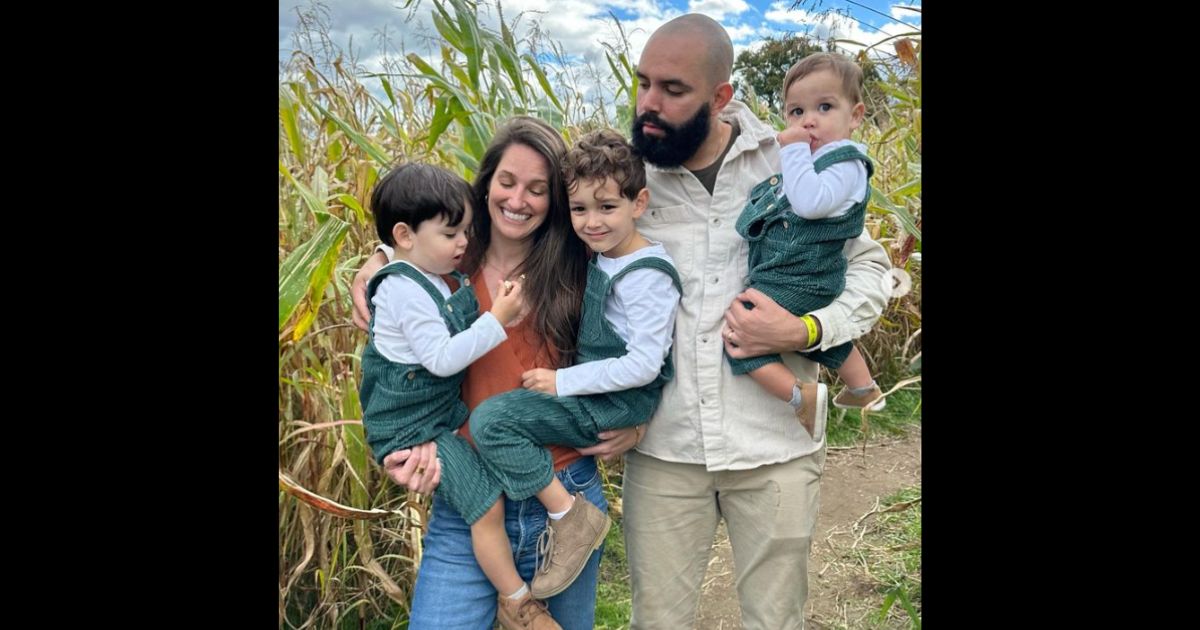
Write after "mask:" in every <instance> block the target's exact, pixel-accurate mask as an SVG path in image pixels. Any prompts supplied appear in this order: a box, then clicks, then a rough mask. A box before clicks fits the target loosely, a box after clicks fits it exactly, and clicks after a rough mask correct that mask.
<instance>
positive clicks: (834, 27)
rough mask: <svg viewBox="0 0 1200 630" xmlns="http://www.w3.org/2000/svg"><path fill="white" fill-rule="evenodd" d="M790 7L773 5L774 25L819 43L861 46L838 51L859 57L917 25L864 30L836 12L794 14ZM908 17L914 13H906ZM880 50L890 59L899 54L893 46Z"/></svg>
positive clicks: (769, 15) (779, 3) (787, 3)
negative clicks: (874, 46) (861, 53)
mask: <svg viewBox="0 0 1200 630" xmlns="http://www.w3.org/2000/svg"><path fill="white" fill-rule="evenodd" d="M790 6H791V3H790V1H789V0H783V1H777V2H773V3H772V4H771V7H770V9H769V10H768V11H767V13H766V18H767V19H768V20H769V21H771V22H776V23H779V24H782V25H785V26H787V27H790V28H791V29H792V30H793V31H794V32H796V33H797V34H801V35H808V36H809V37H813V38H815V39H818V40H822V41H823V40H826V39H837V40H848V41H849V42H857V43H848V42H847V41H839V42H838V43H837V44H836V47H837V48H838V49H840V50H842V51H843V52H845V53H847V54H850V55H853V54H856V53H858V52H859V51H861V50H863V49H864V48H866V47H869V46H871V45H872V44H874V43H876V42H879V41H881V40H883V39H886V38H889V37H891V36H893V35H899V34H901V33H911V32H912V30H913V28H912V26H913V25H911V24H900V23H897V22H891V21H885V22H884V23H883V25H881V26H877V27H874V26H869V25H868V26H864V25H863V24H862V23H860V22H859V21H857V20H855V19H853V18H851V17H848V16H845V15H838V14H836V13H833V12H825V13H824V14H822V13H819V12H811V11H803V10H796V11H793V10H790V9H789V7H790ZM915 6H919V5H915ZM894 10H895V9H893V11H894ZM904 13H912V12H911V11H904ZM876 50H879V51H882V52H883V53H886V54H887V55H894V54H895V50H894V49H893V48H892V46H891V45H890V44H883V45H882V46H881V47H880V48H879V49H876ZM872 56H875V55H872Z"/></svg>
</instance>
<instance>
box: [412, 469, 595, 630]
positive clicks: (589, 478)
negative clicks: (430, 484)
mask: <svg viewBox="0 0 1200 630" xmlns="http://www.w3.org/2000/svg"><path fill="white" fill-rule="evenodd" d="M555 474H556V475H557V476H558V478H559V480H561V481H562V482H563V485H564V486H566V488H567V491H568V492H570V493H572V494H574V493H575V492H582V493H583V495H584V496H585V497H587V499H588V500H589V501H591V502H592V503H594V504H595V505H596V507H598V508H600V509H601V510H603V511H604V512H605V513H607V512H608V501H607V500H606V499H605V498H604V489H603V487H602V486H601V484H600V471H599V470H597V469H596V461H595V460H594V459H593V458H591V457H583V458H580V459H578V460H576V461H575V462H572V463H571V464H570V465H569V466H567V467H566V468H564V469H563V470H561V471H559V472H557V473H555ZM546 518H547V517H546V509H545V508H544V507H542V504H541V503H539V502H538V500H537V498H536V497H531V498H529V499H526V500H524V501H512V500H510V499H508V498H507V497H505V499H504V527H505V529H506V530H507V531H508V539H509V541H510V542H511V543H512V552H513V562H514V563H516V565H517V573H519V574H520V575H521V577H522V578H524V579H525V581H526V582H529V581H530V580H532V579H533V572H534V570H535V569H536V567H537V539H538V535H540V534H541V533H542V530H544V529H545V528H546ZM603 552H604V546H603V545H601V547H600V549H599V551H597V552H596V553H593V554H592V557H591V558H590V559H589V560H588V563H587V566H586V567H584V569H583V573H580V574H579V578H578V579H576V580H575V582H574V583H572V584H571V586H570V588H568V589H567V590H565V591H563V592H562V593H559V594H558V595H556V596H554V597H552V598H550V599H549V600H547V602H546V603H547V604H549V606H550V614H551V615H553V616H554V620H555V621H557V622H558V623H559V625H561V626H562V627H563V630H590V629H591V628H592V625H593V623H592V622H593V620H594V618H595V616H596V583H597V581H598V579H599V576H600V556H601V554H603ZM496 597H497V594H496V589H495V588H493V587H492V583H491V582H489V581H488V579H487V576H485V575H484V574H483V570H482V569H480V568H479V564H478V563H477V562H476V561H475V554H474V553H473V552H472V551H471V527H470V526H469V525H467V523H466V521H464V520H463V519H462V517H461V516H459V515H458V513H457V512H455V511H454V509H453V508H451V507H450V504H448V503H446V502H445V501H443V500H441V499H440V498H439V496H438V495H437V494H436V493H435V494H434V495H433V515H432V516H431V517H430V519H429V531H428V532H426V534H425V555H424V557H423V558H422V559H421V566H420V568H419V569H418V570H417V584H416V587H415V592H414V593H413V601H412V615H411V617H410V620H409V625H408V627H409V628H410V630H434V629H436V630H441V629H443V628H445V629H448V630H457V629H460V628H462V629H478V630H490V628H491V627H492V623H493V621H494V620H495V618H496Z"/></svg>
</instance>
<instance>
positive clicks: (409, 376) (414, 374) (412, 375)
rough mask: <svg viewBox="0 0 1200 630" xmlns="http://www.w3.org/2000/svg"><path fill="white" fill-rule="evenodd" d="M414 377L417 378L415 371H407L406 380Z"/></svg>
mask: <svg viewBox="0 0 1200 630" xmlns="http://www.w3.org/2000/svg"><path fill="white" fill-rule="evenodd" d="M414 378H417V375H416V373H414V372H409V373H408V380H410V381H411V380H413V379H414Z"/></svg>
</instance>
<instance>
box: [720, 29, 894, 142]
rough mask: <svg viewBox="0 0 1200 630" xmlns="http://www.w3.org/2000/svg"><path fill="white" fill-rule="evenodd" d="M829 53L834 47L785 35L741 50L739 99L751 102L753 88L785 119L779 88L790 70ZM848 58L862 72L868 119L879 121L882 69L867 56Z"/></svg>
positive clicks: (736, 70) (735, 66)
mask: <svg viewBox="0 0 1200 630" xmlns="http://www.w3.org/2000/svg"><path fill="white" fill-rule="evenodd" d="M829 50H832V46H831V45H829V44H827V45H826V46H824V47H822V45H821V44H820V42H817V41H815V40H811V39H808V38H807V37H804V36H802V35H791V36H788V35H785V36H783V37H780V38H778V39H776V38H773V37H768V38H767V39H766V40H765V41H764V42H763V45H762V46H760V47H759V48H758V50H755V51H749V50H744V51H742V54H740V55H738V57H737V60H736V61H734V63H733V71H734V73H735V74H737V75H739V76H740V78H741V80H739V81H737V84H736V87H737V92H738V96H739V98H741V99H742V100H746V101H748V100H749V98H748V96H749V95H748V93H747V90H746V88H747V87H749V88H752V89H753V90H754V93H755V94H756V95H758V98H760V99H762V100H763V101H765V102H766V103H767V105H768V106H769V107H770V108H771V111H773V112H775V113H776V114H779V116H780V117H783V112H781V111H780V109H782V107H783V103H782V102H781V95H780V89H781V88H782V87H783V77H784V76H785V75H787V71H788V68H791V67H792V65H793V64H795V63H796V62H797V61H800V60H801V59H803V58H804V57H807V56H808V55H811V54H813V53H819V52H827V51H829ZM837 52H841V51H837ZM842 54H846V53H844V52H842ZM849 56H850V58H851V59H853V60H854V61H855V63H857V64H858V66H859V67H860V68H862V71H863V101H864V103H865V104H866V106H867V118H869V119H875V120H876V122H879V117H880V116H883V115H884V114H883V110H884V104H886V103H887V102H888V101H887V95H886V93H885V92H884V91H883V89H882V88H881V87H880V85H879V84H880V83H881V82H882V78H881V77H880V75H879V70H878V68H876V64H875V62H873V61H871V60H870V59H869V58H868V57H867V55H866V54H863V53H859V54H857V55H849Z"/></svg>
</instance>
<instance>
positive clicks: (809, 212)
mask: <svg viewBox="0 0 1200 630" xmlns="http://www.w3.org/2000/svg"><path fill="white" fill-rule="evenodd" d="M847 145H849V146H852V147H854V148H856V149H858V150H859V151H860V152H861V153H862V154H863V155H866V154H867V147H866V145H863V144H859V143H857V142H854V141H853V140H836V141H834V142H830V143H829V144H826V145H824V146H822V147H821V148H819V149H817V150H816V152H815V153H814V152H813V151H812V149H810V148H809V146H808V144H807V143H804V142H793V143H792V144H789V145H787V146H786V147H783V148H782V149H780V150H779V161H780V163H781V165H782V167H783V168H782V169H781V170H782V171H783V191H784V193H786V194H787V198H788V202H789V203H791V205H792V212H794V213H796V215H797V216H799V217H801V218H804V219H825V218H829V217H840V216H842V215H844V214H846V211H848V210H849V209H850V208H852V207H854V204H856V203H858V202H860V201H862V200H863V197H865V196H866V195H867V167H866V166H864V165H863V163H862V162H861V161H859V160H847V161H845V162H838V163H837V164H831V165H830V166H829V168H826V169H825V170H823V171H821V172H820V173H819V174H818V173H817V172H816V170H814V169H813V165H814V163H816V161H817V158H819V157H821V156H822V155H825V154H826V153H829V152H830V151H833V150H834V149H837V148H838V147H844V146H847Z"/></svg>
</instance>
